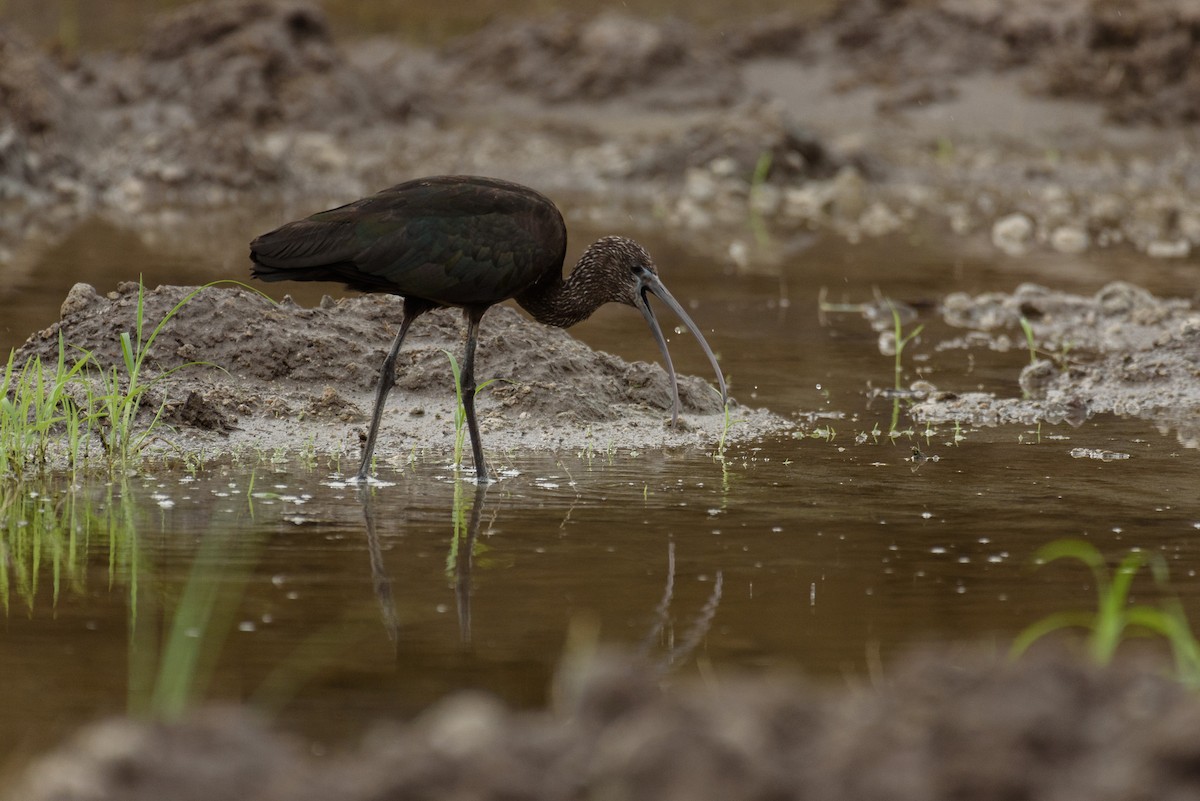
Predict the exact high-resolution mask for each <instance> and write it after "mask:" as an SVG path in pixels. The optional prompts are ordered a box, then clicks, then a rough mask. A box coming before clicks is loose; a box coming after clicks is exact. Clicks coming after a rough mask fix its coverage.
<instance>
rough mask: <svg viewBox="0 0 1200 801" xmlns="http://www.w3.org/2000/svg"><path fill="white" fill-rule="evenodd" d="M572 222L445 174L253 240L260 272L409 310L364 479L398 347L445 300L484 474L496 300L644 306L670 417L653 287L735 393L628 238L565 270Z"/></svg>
mask: <svg viewBox="0 0 1200 801" xmlns="http://www.w3.org/2000/svg"><path fill="white" fill-rule="evenodd" d="M566 251H567V227H566V224H565V223H564V222H563V218H562V214H560V213H559V211H558V208H557V207H556V206H555V205H554V203H553V202H552V201H551V200H550V199H549V198H547V197H545V196H544V195H542V194H540V193H538V192H535V191H534V190H532V189H529V188H528V187H525V186H521V185H519V184H514V183H509V182H507V181H500V180H496V179H494V178H480V177H474V176H461V175H456V176H438V177H433V178H420V179H417V180H414V181H408V182H406V183H402V184H398V185H396V186H393V187H392V188H390V189H385V190H383V191H382V192H379V193H378V194H375V195H371V196H370V197H366V198H363V199H361V200H356V201H355V202H353V203H350V204H348V205H345V206H341V207H339V208H336V209H331V210H329V211H323V212H320V213H319V214H314V215H313V216H311V217H308V218H306V219H303V220H297V221H296V222H291V223H288V224H287V225H284V226H282V227H281V228H277V229H275V230H274V231H271V232H270V233H267V234H263V235H262V236H260V237H258V238H257V239H255V240H254V241H253V242H251V243H250V258H251V260H252V261H253V262H254V266H253V267H252V268H251V274H252V275H253V276H254V277H255V278H260V279H262V280H263V281H340V282H342V283H344V284H346V285H347V286H348V287H350V288H351V289H356V290H359V291H362V292H389V293H392V294H394V295H400V296H401V297H403V298H404V318H403V320H402V321H401V323H400V331H399V333H397V334H396V339H395V341H394V342H393V343H392V347H391V350H390V351H389V352H388V355H387V358H385V359H384V361H383V367H382V369H381V370H380V374H379V388H378V390H377V392H376V395H375V411H374V413H373V414H372V417H371V430H370V433H369V434H368V435H367V442H366V446H365V448H364V451H363V458H362V464H361V466H360V467H359V470H358V478H359V479H360V480H362V479H365V478H366V477H367V470H368V468H369V466H370V463H371V455H372V453H373V452H374V450H375V437H376V436H377V435H378V433H379V422H380V419H381V418H382V416H383V405H384V400H385V399H386V398H387V394H388V391H389V390H391V388H392V386H393V385H394V384H395V367H396V355H397V354H398V353H399V351H400V345H401V343H402V342H403V341H404V336H405V334H407V333H408V329H409V326H411V325H412V323H413V320H415V319H416V318H417V317H419V316H420V315H421V314H423V313H425V312H427V311H429V310H430V309H434V308H437V307H440V306H458V307H460V308H462V309H463V310H464V311H465V314H466V321H467V346H466V354H465V356H464V358H463V362H462V373H461V376H460V377H461V381H462V387H463V391H462V397H463V407H464V411H465V412H466V418H467V427H468V430H469V431H470V433H471V449H472V451H473V453H474V457H475V471H476V474H477V475H478V477H479V479H480V481H488V480H489V477H488V471H487V465H486V463H485V462H484V459H483V447H482V445H481V443H480V441H479V424H478V423H477V422H476V419H475V392H474V389H475V342H476V340H477V338H478V333H479V321H480V319H481V318H482V317H483V314H484V312H486V311H487V310H488V308H489V307H491V306H492V305H494V304H496V303H499V302H501V301H503V300H507V299H508V298H514V299H516V301H517V303H519V304H520V305H521V306H522V307H523V308H524V309H525V310H526V311H528V312H529V313H530V314H532V315H533V317H534V319H536V320H538V321H539V322H542V323H545V324H547V325H554V326H559V327H560V328H566V327H568V326H571V325H574V324H575V323H578V322H580V321H582V320H585V319H587V317H588V316H589V315H591V313H592V312H594V311H595V310H596V309H597V308H599V307H600V306H601V305H602V304H605V303H609V302H615V303H626V304H628V305H630V306H633V307H635V308H637V309H638V310H639V311H640V312H641V313H642V316H643V317H645V318H646V322H647V323H649V325H650V330H651V331H652V332H653V334H654V339H655V340H656V341H657V342H658V347H659V349H660V350H661V351H662V355H663V361H664V362H666V367H667V373H668V374H669V375H670V378H671V391H672V409H671V423H672V425H674V424H675V423H676V422H677V421H678V418H679V385H678V381H677V379H676V377H675V368H674V365H672V363H671V354H670V352H668V350H667V342H666V339H664V338H663V334H662V329H660V328H659V325H658V322H657V320H655V318H654V312H653V311H652V310H651V308H650V303H649V301H648V299H647V293H650V294H653V295H655V296H657V297H658V298H659V299H660V300H662V301H663V302H664V303H666V304H667V306H669V307H670V308H671V310H672V311H674V312H675V313H676V314H677V315H679V317H680V319H682V320H683V322H684V323H685V324H686V325H687V327H688V328H689V329H691V331H692V333H693V334H695V336H696V339H697V340H699V342H700V347H702V348H703V349H704V353H705V354H706V355H707V356H708V359H709V361H710V362H712V366H713V369H714V370H716V373H717V383H718V384H719V385H720V388H721V399H722V401H724V400H726V399H727V394H726V391H725V379H724V377H723V376H722V375H721V369H720V367H718V366H717V360H716V357H714V356H713V353H712V350H711V349H710V348H709V347H708V343H707V342H705V340H704V336H703V335H702V334H701V333H700V330H699V329H698V328H697V327H696V324H695V323H694V322H692V319H691V318H690V317H689V316H688V315H687V313H686V312H685V311H684V310H683V308H682V307H681V306H680V305H679V303H678V302H676V300H675V299H674V298H673V297H671V293H670V292H668V291H667V289H666V287H664V286H663V285H662V282H661V281H660V280H659V278H658V270H657V268H656V267H655V266H654V262H653V260H652V259H651V258H650V256H649V254H647V253H646V251H645V249H643V248H642V246H641V245H639V244H638V243H636V242H634V241H633V240H631V239H626V238H624V237H619V236H608V237H604V238H603V239H600V240H597V241H596V242H594V243H593V244H592V245H591V246H590V247H589V248H588V249H587V250H586V251H584V253H583V255H582V256H581V257H580V259H579V262H578V264H576V265H575V269H574V270H572V272H571V274H570V275H569V276H567V278H566V280H563V275H562V268H563V259H564V257H565V256H566Z"/></svg>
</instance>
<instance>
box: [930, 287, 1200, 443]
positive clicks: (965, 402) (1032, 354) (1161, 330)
mask: <svg viewBox="0 0 1200 801" xmlns="http://www.w3.org/2000/svg"><path fill="white" fill-rule="evenodd" d="M942 315H943V318H944V320H945V322H946V323H947V324H948V325H950V326H951V327H953V328H958V329H966V331H967V332H966V333H965V334H963V335H961V336H954V337H950V338H947V339H944V340H942V341H940V342H938V343H937V344H936V346H935V347H936V349H937V350H940V351H951V352H953V351H967V352H970V351H972V350H985V351H1002V352H1008V351H1012V352H1018V353H1029V360H1028V363H1027V364H1026V365H1025V367H1023V368H1022V369H1021V370H1020V373H1019V375H1017V376H1014V379H1015V380H1014V381H1013V385H1012V389H1013V396H1009V397H1003V396H1001V395H999V394H997V393H983V392H953V391H945V390H948V389H949V388H948V387H939V388H938V389H939V390H943V391H940V392H939V391H933V392H925V393H923V394H924V397H923V398H922V399H921V400H919V401H918V402H917V403H916V404H915V405H914V406H913V407H912V409H911V413H912V415H913V417H914V418H916V419H917V420H919V421H922V422H930V423H939V422H953V421H960V422H963V423H966V424H968V425H975V426H979V425H985V426H987V425H1000V424H1005V423H1018V424H1024V425H1031V424H1037V423H1043V422H1045V423H1050V424H1057V423H1063V422H1065V423H1068V424H1071V425H1075V426H1078V425H1081V424H1082V423H1083V422H1084V421H1086V420H1087V419H1089V418H1090V417H1092V416H1094V415H1098V414H1114V415H1119V416H1127V417H1138V418H1142V419H1145V420H1150V421H1152V422H1154V423H1155V424H1156V425H1158V426H1159V427H1160V428H1161V429H1162V430H1164V431H1174V432H1175V434H1176V436H1177V438H1178V439H1179V442H1180V443H1181V444H1183V445H1185V446H1187V447H1191V448H1194V447H1197V445H1198V444H1200V426H1198V425H1197V420H1200V310H1197V308H1196V307H1195V304H1194V303H1192V302H1190V301H1186V300H1180V299H1161V298H1156V297H1154V296H1153V295H1151V294H1150V293H1149V292H1147V291H1145V290H1144V289H1141V288H1139V287H1136V286H1132V285H1130V284H1127V283H1123V282H1115V283H1112V284H1109V285H1108V286H1106V287H1104V288H1102V289H1101V290H1100V291H1099V292H1097V293H1096V294H1095V295H1093V296H1090V297H1083V296H1079V295H1072V294H1068V293H1063V292H1056V291H1052V290H1050V289H1047V288H1045V287H1041V286H1037V285H1034V284H1026V285H1023V286H1021V287H1018V288H1017V290H1016V291H1015V292H1013V293H1011V294H1010V293H1001V292H989V293H985V294H982V295H978V296H975V297H972V296H969V295H966V294H963V293H955V294H952V295H949V296H948V297H946V298H945V300H944V302H943V304H942ZM1025 326H1027V327H1028V335H1027V334H1026V328H1025Z"/></svg>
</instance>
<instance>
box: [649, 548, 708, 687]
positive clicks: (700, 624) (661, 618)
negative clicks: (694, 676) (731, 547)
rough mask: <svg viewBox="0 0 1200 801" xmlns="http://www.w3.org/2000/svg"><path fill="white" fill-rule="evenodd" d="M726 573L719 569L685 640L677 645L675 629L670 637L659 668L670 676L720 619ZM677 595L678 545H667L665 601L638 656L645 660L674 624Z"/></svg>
mask: <svg viewBox="0 0 1200 801" xmlns="http://www.w3.org/2000/svg"><path fill="white" fill-rule="evenodd" d="M724 578H725V577H724V574H723V573H722V572H721V571H720V570H718V571H717V576H716V580H715V581H714V583H713V589H712V592H711V593H709V596H708V600H707V601H705V602H704V606H703V607H702V608H701V609H700V613H699V614H698V615H696V618H695V620H693V621H692V624H691V626H689V627H688V629H687V631H686V632H685V633H684V635H683V638H682V639H681V640H680V641H679V642H678V643H676V642H675V636H674V628H672V629H671V633H670V634H669V635H668V641H669V646H668V650H667V654H666V656H664V657H663V658H662V659H661V660H660V661H659V664H658V669H659V670H660V671H661V672H663V673H666V672H667V671H668V670H670V669H671V668H672V667H673V666H674V665H676V664H678V663H679V662H682V661H683V660H685V659H687V658H688V657H689V656H691V655H692V652H693V651H695V650H696V648H697V647H698V646H699V645H700V642H701V641H702V640H703V639H704V637H705V635H707V634H708V631H709V629H711V628H712V622H713V618H715V617H716V616H717V608H718V607H719V606H720V605H721V595H722V589H723V586H724ZM674 595H675V543H674V542H670V543H668V544H667V584H666V587H665V588H664V590H663V596H662V599H661V600H660V601H659V602H658V606H657V607H655V609H654V618H655V619H654V625H653V626H652V627H651V629H650V631H648V632H647V633H646V636H645V637H644V638H643V639H642V644H641V647H639V648H638V654H639V655H640V656H642V657H645V656H646V655H647V654H649V653H650V649H651V648H652V647H653V646H654V642H655V640H657V639H659V637H660V635H661V634H662V632H663V630H664V629H666V628H667V627H668V625H669V624H670V619H671V618H670V607H671V600H672V599H673V598H674Z"/></svg>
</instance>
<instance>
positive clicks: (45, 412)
mask: <svg viewBox="0 0 1200 801" xmlns="http://www.w3.org/2000/svg"><path fill="white" fill-rule="evenodd" d="M88 358H89V357H88V356H87V355H84V356H83V357H82V358H79V359H77V360H75V361H74V362H72V363H71V364H68V363H67V356H66V345H65V343H64V342H63V339H62V336H61V335H60V336H59V340H58V358H57V360H56V361H55V362H54V364H53V365H46V364H43V362H42V360H41V358H40V357H36V356H35V357H34V358H32V359H29V360H28V361H26V362H25V364H23V365H21V366H20V368H18V367H17V365H16V351H9V354H8V362H7V364H6V365H5V368H4V378H3V380H2V382H0V475H11V476H15V477H17V478H20V477H23V476H24V474H25V472H26V469H27V468H28V467H31V466H34V467H39V468H41V467H44V466H45V465H46V463H47V460H48V453H49V449H50V446H51V444H52V442H54V439H55V434H56V432H58V431H59V430H63V431H64V432H65V434H66V442H67V446H68V448H69V453H70V455H71V456H72V457H73V458H71V459H70V461H71V462H72V463H74V462H76V461H77V460H78V454H79V452H80V450H81V448H82V447H83V446H84V443H85V441H86V439H87V433H88V431H89V429H90V418H89V417H88V416H87V415H85V414H83V413H82V411H81V410H80V409H79V407H78V406H77V405H76V403H75V401H74V400H73V399H72V397H71V395H70V393H69V387H70V385H71V384H72V383H73V382H75V381H76V380H77V379H78V377H79V375H80V372H81V371H82V370H83V369H84V367H85V365H86V364H87V362H88Z"/></svg>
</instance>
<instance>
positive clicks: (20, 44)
mask: <svg viewBox="0 0 1200 801" xmlns="http://www.w3.org/2000/svg"><path fill="white" fill-rule="evenodd" d="M63 81H64V74H63V70H62V68H61V67H60V66H59V65H58V64H56V63H55V62H54V61H53V60H51V59H50V58H48V57H47V56H45V55H44V54H43V53H42V52H41V51H39V50H37V49H36V48H34V47H33V46H32V45H31V44H30V43H29V42H28V41H27V40H26V39H25V37H23V36H21V35H20V34H18V33H17V32H16V31H13V30H10V29H8V28H4V27H0V199H3V200H13V199H20V200H30V199H32V198H31V197H30V196H31V195H32V194H36V193H39V192H43V191H45V190H47V189H50V188H52V186H53V184H54V180H53V179H54V178H58V179H59V180H63V179H66V180H70V179H73V178H75V177H76V176H77V175H78V173H79V165H78V164H77V163H76V162H75V161H74V160H73V159H71V158H69V157H68V156H67V155H66V153H65V151H64V150H63V149H62V148H61V147H58V146H57V145H58V142H57V138H58V137H70V136H71V135H72V134H73V133H74V132H75V131H76V128H77V125H76V117H75V114H74V110H73V109H72V107H71V98H70V94H69V93H68V91H67V89H66V88H65V86H64V84H63Z"/></svg>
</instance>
